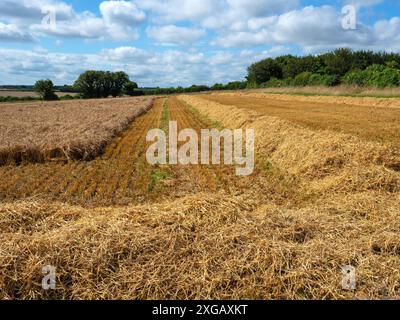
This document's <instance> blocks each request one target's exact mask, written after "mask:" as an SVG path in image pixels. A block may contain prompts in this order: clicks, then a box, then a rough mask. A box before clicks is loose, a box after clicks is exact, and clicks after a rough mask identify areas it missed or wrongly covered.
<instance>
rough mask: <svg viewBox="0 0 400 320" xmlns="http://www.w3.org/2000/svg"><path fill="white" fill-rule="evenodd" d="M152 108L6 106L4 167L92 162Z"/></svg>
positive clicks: (2, 111)
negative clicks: (13, 164)
mask: <svg viewBox="0 0 400 320" xmlns="http://www.w3.org/2000/svg"><path fill="white" fill-rule="evenodd" d="M151 104H152V99H150V98H133V99H114V100H112V99H110V100H96V101H94V100H85V101H83V100H82V101H64V102H48V103H41V102H37V103H29V104H4V105H2V106H1V108H0V129H1V130H0V165H1V164H5V163H9V162H14V161H15V162H17V163H20V162H25V161H26V162H44V161H46V160H50V159H54V158H57V159H58V158H62V159H66V158H68V159H69V158H72V159H90V158H93V157H94V156H96V155H97V154H98V153H99V152H100V151H101V150H102V148H103V147H104V146H105V145H106V144H107V143H108V142H109V141H110V139H112V138H113V137H114V136H115V135H116V134H118V133H120V132H121V131H123V130H124V129H126V127H127V126H128V125H129V123H130V122H131V121H132V120H133V119H135V118H136V117H137V116H139V115H141V114H143V113H144V112H146V111H147V110H148V109H149V108H150V106H151Z"/></svg>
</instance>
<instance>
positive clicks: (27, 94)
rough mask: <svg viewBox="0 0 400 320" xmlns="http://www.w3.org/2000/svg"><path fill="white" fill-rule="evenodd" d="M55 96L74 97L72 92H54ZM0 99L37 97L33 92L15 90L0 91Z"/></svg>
mask: <svg viewBox="0 0 400 320" xmlns="http://www.w3.org/2000/svg"><path fill="white" fill-rule="evenodd" d="M55 94H56V95H57V96H59V97H63V96H66V95H71V96H73V95H75V94H76V93H73V92H55ZM0 97H17V98H22V97H34V98H38V97H39V95H38V94H37V93H36V92H34V91H17V90H0Z"/></svg>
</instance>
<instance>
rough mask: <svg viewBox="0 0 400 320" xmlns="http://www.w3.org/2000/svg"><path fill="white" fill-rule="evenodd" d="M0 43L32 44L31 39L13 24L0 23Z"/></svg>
mask: <svg viewBox="0 0 400 320" xmlns="http://www.w3.org/2000/svg"><path fill="white" fill-rule="evenodd" d="M0 41H7V42H9V41H10V42H32V41H33V37H32V36H31V35H30V34H29V33H27V32H24V31H21V30H20V29H19V27H18V26H16V25H14V24H4V23H1V22H0Z"/></svg>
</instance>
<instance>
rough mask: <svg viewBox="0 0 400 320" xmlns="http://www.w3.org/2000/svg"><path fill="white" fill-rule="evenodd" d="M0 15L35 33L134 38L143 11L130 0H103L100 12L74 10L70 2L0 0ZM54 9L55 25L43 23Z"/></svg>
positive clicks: (28, 31) (58, 35) (54, 0)
mask: <svg viewBox="0 0 400 320" xmlns="http://www.w3.org/2000/svg"><path fill="white" fill-rule="evenodd" d="M0 9H1V10H0V18H1V19H3V20H4V21H11V22H13V23H15V24H17V25H18V26H19V27H20V28H23V29H24V32H25V33H31V34H33V35H36V36H57V37H69V38H86V39H100V40H104V39H112V40H135V39H137V38H138V37H139V34H138V31H137V30H136V27H137V26H138V25H139V24H140V23H142V22H143V21H144V20H145V18H146V15H145V13H144V11H142V10H140V9H139V8H138V7H137V6H136V4H135V3H134V2H133V1H114V0H113V1H103V2H102V3H101V4H100V6H99V10H100V16H97V15H95V14H94V13H91V12H89V11H84V12H81V13H77V12H75V11H74V10H73V8H72V6H71V5H69V4H66V3H65V2H60V1H56V0H22V1H21V2H19V3H17V4H14V3H13V2H11V1H9V0H5V1H4V2H0ZM49 12H55V17H56V24H55V25H54V26H52V25H49V24H43V23H42V19H43V18H44V17H45V16H46V15H47V14H48V13H49Z"/></svg>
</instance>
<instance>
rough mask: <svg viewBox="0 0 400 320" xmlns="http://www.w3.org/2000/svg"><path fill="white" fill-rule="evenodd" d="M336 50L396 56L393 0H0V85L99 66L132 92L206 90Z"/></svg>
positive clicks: (398, 37)
mask: <svg viewBox="0 0 400 320" xmlns="http://www.w3.org/2000/svg"><path fill="white" fill-rule="evenodd" d="M348 5H350V6H351V8H353V9H354V13H355V15H354V22H355V26H356V28H355V29H354V30H353V29H352V28H350V30H349V29H345V28H344V27H343V19H348V18H349V17H350V16H349V14H343V13H342V8H343V7H345V6H348ZM46 16H47V17H48V18H49V19H46V20H45V21H43V18H44V17H46ZM351 18H353V16H351ZM347 21H348V20H347ZM352 21H353V20H352ZM338 47H351V48H353V49H368V50H386V51H393V52H400V2H399V1H397V0H384V1H383V0H339V1H331V0H132V1H97V0H96V1H78V0H64V1H61V0H0V58H1V61H2V69H1V71H0V84H33V83H34V82H35V81H36V80H37V79H41V78H50V79H52V80H53V81H54V82H55V83H56V84H70V83H73V81H74V80H75V79H76V78H77V77H78V75H79V73H80V72H82V71H84V70H87V69H102V70H111V71H115V70H124V71H126V72H127V73H128V74H129V75H130V77H131V79H133V80H135V81H137V82H138V83H139V84H140V85H141V86H177V85H182V86H188V85H191V84H194V83H196V84H209V85H210V84H213V83H216V82H223V83H225V82H228V81H233V80H241V79H243V78H244V77H245V75H246V68H247V66H248V65H249V64H251V63H252V62H255V61H258V60H260V59H263V58H267V57H274V56H277V55H282V54H297V55H303V54H318V53H321V52H325V51H328V50H332V49H335V48H338Z"/></svg>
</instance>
